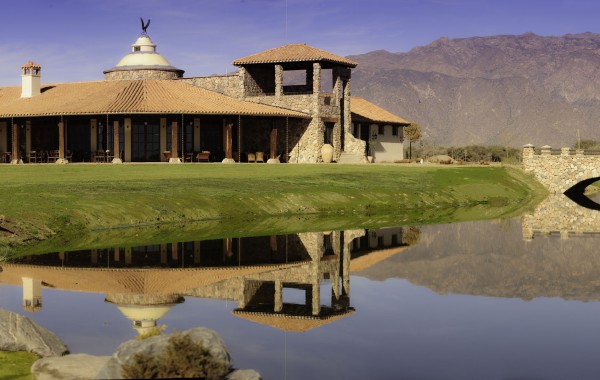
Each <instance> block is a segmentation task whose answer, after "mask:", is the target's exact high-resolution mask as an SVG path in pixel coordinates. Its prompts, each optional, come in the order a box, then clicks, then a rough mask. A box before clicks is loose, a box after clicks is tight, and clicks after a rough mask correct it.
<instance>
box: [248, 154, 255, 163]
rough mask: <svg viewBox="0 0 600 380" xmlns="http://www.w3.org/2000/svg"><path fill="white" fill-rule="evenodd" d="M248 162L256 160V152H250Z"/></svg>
mask: <svg viewBox="0 0 600 380" xmlns="http://www.w3.org/2000/svg"><path fill="white" fill-rule="evenodd" d="M248 162H256V155H254V153H248Z"/></svg>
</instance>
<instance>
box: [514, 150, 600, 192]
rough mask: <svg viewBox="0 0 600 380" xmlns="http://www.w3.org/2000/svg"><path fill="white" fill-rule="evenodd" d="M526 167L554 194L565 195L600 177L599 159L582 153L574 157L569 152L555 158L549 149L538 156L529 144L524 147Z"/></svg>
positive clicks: (563, 152)
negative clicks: (576, 187) (587, 180)
mask: <svg viewBox="0 0 600 380" xmlns="http://www.w3.org/2000/svg"><path fill="white" fill-rule="evenodd" d="M523 167H524V169H525V171H527V172H531V173H533V174H534V176H535V178H536V179H537V180H538V181H540V183H541V184H542V185H544V186H545V187H546V188H547V189H548V190H550V192H551V193H554V194H562V193H564V192H565V191H567V190H568V189H569V188H571V187H572V186H574V185H576V184H577V183H579V182H581V181H583V180H586V179H590V178H597V177H600V156H598V155H595V156H592V155H585V152H584V151H583V150H576V151H575V152H574V154H572V152H571V149H570V148H561V150H560V155H558V154H552V147H550V146H548V145H546V146H543V147H542V148H541V154H536V153H535V147H534V146H533V145H531V144H528V145H525V146H524V147H523Z"/></svg>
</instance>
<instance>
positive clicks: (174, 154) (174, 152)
mask: <svg viewBox="0 0 600 380" xmlns="http://www.w3.org/2000/svg"><path fill="white" fill-rule="evenodd" d="M178 132H179V131H178V130H177V122H176V121H174V122H172V123H171V159H170V160H169V162H179V160H178V158H179V153H178V151H179V145H178V140H179V133H178Z"/></svg>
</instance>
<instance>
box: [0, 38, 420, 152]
mask: <svg viewBox="0 0 600 380" xmlns="http://www.w3.org/2000/svg"><path fill="white" fill-rule="evenodd" d="M233 64H234V65H235V66H237V67H238V68H239V69H238V71H237V72H235V73H233V74H230V75H224V76H209V77H192V78H186V77H184V76H183V74H184V71H183V70H181V69H179V68H176V67H173V66H172V65H171V64H170V63H169V62H168V61H167V60H166V59H165V58H164V57H163V56H162V55H161V54H159V53H158V52H157V50H156V45H155V44H154V43H153V42H152V40H151V39H150V37H149V36H148V35H147V34H146V33H145V32H144V33H142V34H141V35H140V36H139V38H138V39H137V40H136V41H135V43H134V44H133V45H132V46H131V52H130V53H128V54H127V55H125V56H124V57H123V59H121V61H119V62H118V63H117V65H116V66H115V67H113V68H110V69H108V70H105V71H104V74H105V79H104V80H100V81H90V82H76V83H57V84H43V83H42V67H41V66H40V65H38V64H36V63H34V62H31V61H30V62H27V63H26V64H24V65H23V66H22V68H21V76H22V85H21V87H18V86H17V87H0V163H15V164H16V163H22V162H26V163H28V162H29V163H38V162H57V163H67V162H113V163H121V162H160V161H169V162H186V161H189V162H197V161H206V162H270V163H278V162H289V163H317V162H332V161H333V162H340V163H362V162H367V156H372V157H373V156H374V158H375V160H376V161H377V162H393V161H396V160H401V159H403V158H404V150H403V127H404V126H406V125H408V124H409V122H408V121H406V120H404V119H402V118H400V117H398V116H396V115H393V114H391V113H390V112H387V111H386V110H383V109H381V108H380V107H378V106H376V105H374V104H373V103H370V102H368V101H367V100H364V99H361V98H357V97H353V96H350V80H351V71H352V69H353V68H354V67H356V65H357V63H356V62H354V61H352V60H350V59H347V58H344V57H341V56H338V55H335V54H332V53H329V52H326V51H323V50H320V49H317V48H314V47H311V46H308V45H304V44H290V45H285V46H281V47H277V48H274V49H271V50H267V51H264V52H260V53H257V54H253V55H250V56H247V57H243V58H239V59H236V60H235V61H233Z"/></svg>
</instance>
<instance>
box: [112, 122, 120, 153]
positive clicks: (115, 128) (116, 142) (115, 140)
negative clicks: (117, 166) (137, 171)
mask: <svg viewBox="0 0 600 380" xmlns="http://www.w3.org/2000/svg"><path fill="white" fill-rule="evenodd" d="M113 143H114V145H113V146H114V148H113V150H114V151H113V157H114V158H115V159H121V142H120V141H119V122H118V121H117V120H115V121H114V122H113Z"/></svg>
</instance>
